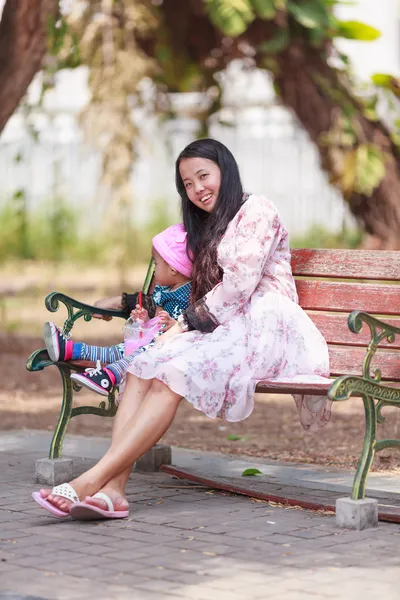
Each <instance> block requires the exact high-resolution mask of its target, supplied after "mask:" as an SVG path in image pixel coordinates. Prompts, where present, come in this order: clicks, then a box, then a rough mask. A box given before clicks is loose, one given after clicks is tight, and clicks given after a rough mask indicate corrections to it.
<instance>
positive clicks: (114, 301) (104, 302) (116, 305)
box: [92, 296, 122, 321]
mask: <svg viewBox="0 0 400 600" xmlns="http://www.w3.org/2000/svg"><path fill="white" fill-rule="evenodd" d="M93 306H97V308H105V309H107V310H120V309H121V308H122V305H121V296H113V297H112V298H101V300H96V302H95V303H94V304H93ZM92 317H94V318H95V319H102V320H103V321H111V319H112V317H109V316H106V315H96V314H94V315H92Z"/></svg>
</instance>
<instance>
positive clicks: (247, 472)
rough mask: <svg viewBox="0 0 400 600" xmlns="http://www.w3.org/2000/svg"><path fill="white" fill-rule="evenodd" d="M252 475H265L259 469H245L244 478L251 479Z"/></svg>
mask: <svg viewBox="0 0 400 600" xmlns="http://www.w3.org/2000/svg"><path fill="white" fill-rule="evenodd" d="M251 475H263V473H261V471H259V470H258V469H245V470H244V471H243V473H242V477H250V476H251Z"/></svg>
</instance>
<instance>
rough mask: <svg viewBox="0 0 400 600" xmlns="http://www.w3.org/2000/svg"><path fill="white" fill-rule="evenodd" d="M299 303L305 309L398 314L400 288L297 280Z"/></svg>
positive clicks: (396, 286)
mask: <svg viewBox="0 0 400 600" xmlns="http://www.w3.org/2000/svg"><path fill="white" fill-rule="evenodd" d="M296 288H297V293H298V295H299V304H300V306H301V307H302V308H304V309H307V310H323V311H330V310H331V311H341V312H344V311H347V312H348V313H350V312H351V311H353V310H362V311H365V312H368V313H372V314H379V315H398V314H399V313H400V285H391V284H388V285H385V284H373V283H371V284H370V283H363V284H360V283H346V282H331V281H315V280H314V281H311V280H305V279H303V280H297V281H296Z"/></svg>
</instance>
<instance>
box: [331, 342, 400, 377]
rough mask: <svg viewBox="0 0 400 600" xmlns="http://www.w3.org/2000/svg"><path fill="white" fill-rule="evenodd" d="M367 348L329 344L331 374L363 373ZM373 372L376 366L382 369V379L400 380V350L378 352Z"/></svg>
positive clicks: (372, 365)
mask: <svg viewBox="0 0 400 600" xmlns="http://www.w3.org/2000/svg"><path fill="white" fill-rule="evenodd" d="M364 358H365V349H364V348H356V347H354V346H329V360H330V369H331V375H335V376H338V375H361V367H362V364H363V360H364ZM371 367H372V368H371V373H373V370H374V369H376V368H379V369H381V371H382V380H386V381H400V351H399V350H384V351H383V352H380V351H379V350H378V351H377V352H376V354H375V356H374V358H373V359H372V364H371Z"/></svg>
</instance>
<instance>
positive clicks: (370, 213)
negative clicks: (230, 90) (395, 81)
mask: <svg viewBox="0 0 400 600" xmlns="http://www.w3.org/2000/svg"><path fill="white" fill-rule="evenodd" d="M278 61H279V74H278V75H277V76H276V77H275V81H276V83H277V85H278V88H279V91H280V97H281V100H282V102H283V104H284V105H285V106H287V107H288V108H290V109H291V110H292V111H293V112H294V113H295V115H296V116H297V118H298V120H299V121H300V123H301V124H302V125H303V127H304V128H305V130H306V131H307V133H308V134H309V136H310V138H311V140H312V141H313V142H315V144H316V145H317V147H318V150H319V154H320V158H321V164H322V167H323V169H324V170H325V171H326V172H327V173H328V174H331V173H332V172H333V170H334V165H333V162H332V159H331V155H330V153H329V152H328V148H327V147H326V146H325V145H324V144H323V143H321V136H322V135H323V134H326V133H327V132H328V131H330V130H331V129H332V127H333V126H334V121H335V114H337V110H338V104H337V103H335V101H334V100H333V97H334V94H332V90H333V91H338V92H339V93H340V95H341V96H342V97H343V98H344V99H345V101H346V102H347V103H349V104H350V105H352V107H353V108H354V110H355V113H356V117H355V119H356V121H357V124H358V130H359V135H358V142H359V143H373V144H376V146H377V147H378V148H379V149H381V150H382V151H383V152H384V155H385V168H386V174H385V176H384V178H383V180H382V181H381V183H380V185H379V186H378V187H377V188H376V189H375V190H374V191H373V193H372V195H371V196H367V195H363V194H359V193H353V194H351V196H350V197H349V198H348V199H347V200H348V203H349V206H350V210H351V212H352V213H353V215H354V216H355V218H356V219H357V221H358V223H359V224H360V226H361V227H362V229H364V230H365V231H366V232H367V233H368V234H369V235H370V236H372V238H371V239H373V244H374V247H376V248H380V249H386V250H388V249H392V250H399V249H400V168H399V167H400V158H399V149H398V148H397V147H396V146H395V144H394V143H393V142H392V140H391V139H390V136H389V132H388V131H387V129H386V127H385V126H384V125H383V124H382V123H381V122H380V121H370V120H368V119H367V118H366V117H364V115H363V111H362V107H361V105H359V104H358V102H357V99H355V98H354V97H352V96H351V94H350V93H349V91H348V90H347V89H346V87H345V86H344V85H343V84H342V83H341V82H340V80H339V78H338V75H337V72H336V71H335V70H334V69H332V68H331V67H330V66H329V65H328V64H327V62H326V60H324V59H323V58H322V57H321V56H320V54H319V53H318V52H317V51H316V50H315V49H311V48H307V47H304V46H301V45H298V46H297V47H296V46H295V45H292V46H291V47H290V48H288V49H287V50H286V51H285V52H284V53H282V54H281V55H280V56H279V59H278ZM320 77H322V78H324V80H325V81H328V82H329V88H330V92H327V91H326V90H324V87H323V86H321V85H320V84H319V83H318V81H319V78H320ZM370 241H371V240H370Z"/></svg>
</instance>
